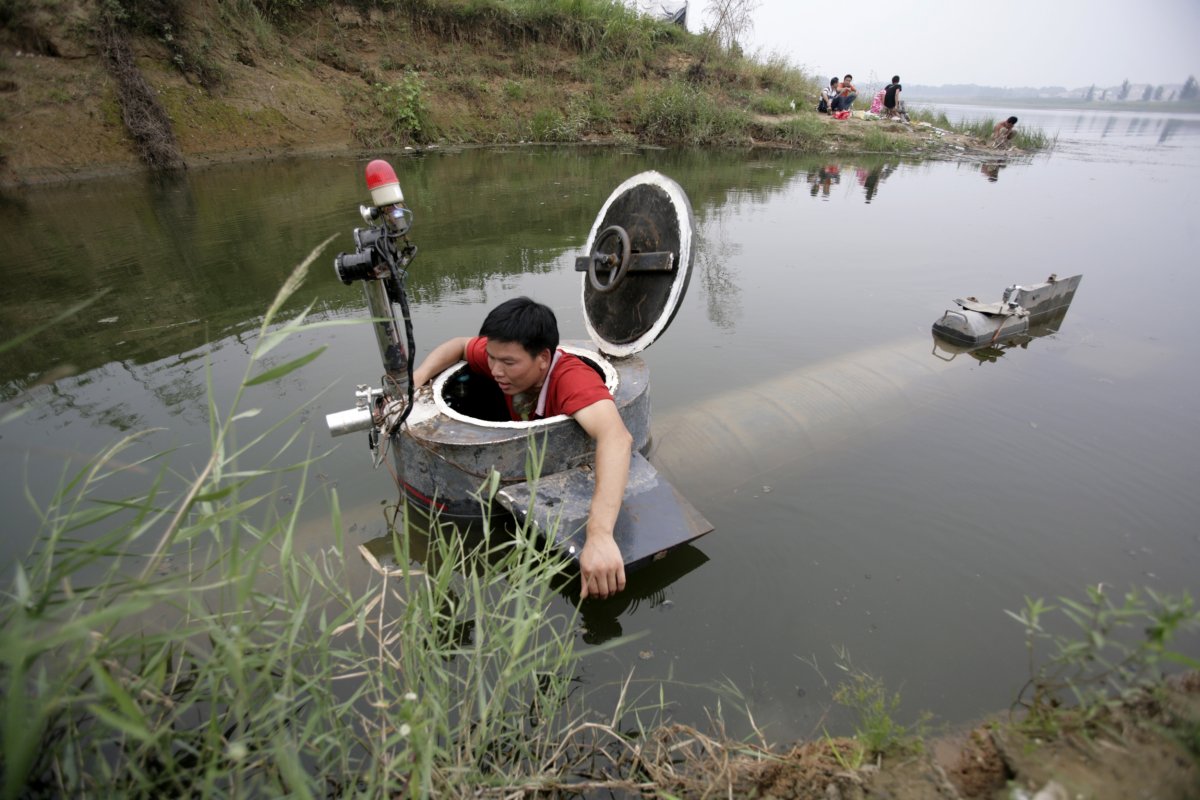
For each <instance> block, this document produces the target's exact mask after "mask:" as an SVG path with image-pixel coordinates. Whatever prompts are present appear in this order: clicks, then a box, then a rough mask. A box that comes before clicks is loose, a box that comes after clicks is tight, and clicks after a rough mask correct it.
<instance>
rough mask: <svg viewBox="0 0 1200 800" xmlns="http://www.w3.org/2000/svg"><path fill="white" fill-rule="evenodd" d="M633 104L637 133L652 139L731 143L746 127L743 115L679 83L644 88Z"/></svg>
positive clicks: (699, 143)
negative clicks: (636, 110) (635, 111)
mask: <svg viewBox="0 0 1200 800" xmlns="http://www.w3.org/2000/svg"><path fill="white" fill-rule="evenodd" d="M635 106H636V108H637V109H638V112H637V117H636V122H635V126H636V128H637V130H638V133H639V135H641V136H642V137H643V138H645V139H647V140H649V141H652V142H676V143H680V144H686V145H706V144H707V145H712V144H730V143H733V142H735V141H738V140H739V139H740V138H741V137H742V136H743V134H744V132H745V130H746V126H747V121H746V119H745V116H744V115H742V114H740V113H738V112H736V111H733V110H731V109H728V108H724V107H722V106H720V105H718V104H717V103H716V102H714V101H713V99H712V98H711V97H710V96H709V95H707V94H705V93H704V92H702V91H700V90H699V89H697V88H695V87H693V86H691V85H689V84H686V83H682V82H672V83H669V84H666V85H664V86H662V87H654V88H651V89H649V90H647V91H646V92H645V93H644V94H643V95H642V97H641V98H640V101H639V102H637V103H635Z"/></svg>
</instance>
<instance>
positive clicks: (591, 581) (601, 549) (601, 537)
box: [579, 526, 625, 600]
mask: <svg viewBox="0 0 1200 800" xmlns="http://www.w3.org/2000/svg"><path fill="white" fill-rule="evenodd" d="M590 527H591V526H589V528H590ZM579 574H580V584H581V588H580V590H579V599H580V600H585V599H587V598H588V597H590V596H593V595H594V596H596V597H599V598H602V599H603V598H605V597H608V596H609V595H611V594H616V593H617V592H619V591H621V590H622V589H624V588H625V561H624V560H623V559H622V558H621V550H620V549H619V548H618V547H617V543H616V542H615V541H614V540H613V537H612V534H607V535H606V534H602V533H592V532H591V530H589V531H588V537H587V542H586V543H585V544H584V546H583V551H582V552H580V554H579Z"/></svg>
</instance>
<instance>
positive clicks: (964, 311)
mask: <svg viewBox="0 0 1200 800" xmlns="http://www.w3.org/2000/svg"><path fill="white" fill-rule="evenodd" d="M1082 279H1083V276H1082V275H1075V276H1073V277H1070V278H1064V279H1063V280H1058V279H1056V278H1054V276H1051V278H1050V279H1049V280H1047V281H1046V282H1045V283H1039V284H1036V285H1034V286H1029V287H1025V286H1015V285H1014V286H1010V287H1009V288H1008V289H1006V290H1005V292H1004V299H1003V300H1002V301H1001V302H999V303H980V302H979V301H977V300H975V299H974V298H967V299H965V300H963V299H960V300H956V301H955V302H956V303H957V304H958V306H959V307H958V308H957V309H947V310H946V312H945V313H944V314H943V315H942V317H941V319H939V320H938V321H937V322H935V323H933V333H934V335H935V336H937V337H939V338H941V339H943V340H945V341H948V342H952V343H954V344H956V345H960V346H964V347H968V348H969V347H977V346H986V345H989V344H995V343H997V342H1002V341H1006V340H1008V339H1011V338H1013V337H1015V336H1021V335H1024V334H1028V333H1029V331H1030V328H1031V326H1036V325H1038V324H1039V323H1041V322H1043V321H1044V320H1047V319H1050V318H1051V317H1053V316H1054V315H1056V314H1058V313H1060V312H1063V313H1065V310H1066V309H1067V307H1068V306H1070V305H1071V301H1072V300H1073V299H1074V298H1075V290H1076V289H1078V288H1079V282H1080V281H1081V280H1082Z"/></svg>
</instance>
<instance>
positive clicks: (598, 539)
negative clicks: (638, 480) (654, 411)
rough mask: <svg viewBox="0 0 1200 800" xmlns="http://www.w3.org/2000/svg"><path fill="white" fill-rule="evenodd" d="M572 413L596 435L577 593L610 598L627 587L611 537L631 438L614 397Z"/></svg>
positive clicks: (626, 473)
mask: <svg viewBox="0 0 1200 800" xmlns="http://www.w3.org/2000/svg"><path fill="white" fill-rule="evenodd" d="M572 416H573V417H574V418H575V421H576V422H578V423H579V424H580V426H582V427H583V429H584V430H585V431H587V432H588V435H589V436H591V437H592V438H593V439H595V440H596V471H595V477H596V488H595V489H594V490H593V492H592V506H591V511H590V513H589V514H588V523H587V541H586V542H585V543H584V545H583V552H581V553H580V554H579V571H580V574H581V577H582V588H581V589H580V592H579V598H580V599H581V600H582V599H584V598H586V597H588V596H589V595H596V596H597V597H608V596H609V595H610V594H616V593H617V592H619V591H621V590H622V589H624V588H625V562H624V560H623V559H622V558H621V550H620V548H619V547H617V542H616V540H615V539H613V526H614V525H616V522H617V512H619V511H620V510H621V501H622V499H624V497H625V485H626V484H627V483H628V482H629V458H630V455H631V453H632V451H633V437H632V436H630V435H629V431H628V429H626V427H625V423H624V422H623V421H622V420H621V415H620V413H619V412H618V411H617V404H616V403H614V402H613V401H612V400H598V401H596V402H595V403H592V404H591V405H590V406H587V407H585V408H582V409H580V410H579V411H576V412H575V413H574V414H573V415H572Z"/></svg>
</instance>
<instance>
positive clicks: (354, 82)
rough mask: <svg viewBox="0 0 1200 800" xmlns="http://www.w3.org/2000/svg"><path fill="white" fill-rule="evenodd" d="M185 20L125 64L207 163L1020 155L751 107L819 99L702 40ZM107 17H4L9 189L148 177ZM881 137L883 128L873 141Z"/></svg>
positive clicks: (207, 16) (128, 47)
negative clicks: (649, 155) (559, 155)
mask: <svg viewBox="0 0 1200 800" xmlns="http://www.w3.org/2000/svg"><path fill="white" fill-rule="evenodd" d="M247 7H249V6H247ZM180 13H182V14H183V16H182V18H181V19H178V20H176V21H175V22H174V26H175V27H172V26H171V25H167V24H166V23H163V24H162V25H159V26H158V27H157V28H155V29H154V30H155V31H156V33H153V34H147V33H145V32H143V33H140V34H137V33H133V34H126V33H123V32H122V35H121V38H122V47H123V48H124V51H125V52H127V53H128V59H127V60H128V63H127V64H126V65H125V66H126V67H127V68H128V69H125V70H124V72H126V73H127V72H129V71H131V70H132V71H136V72H137V73H139V76H140V78H141V79H144V83H145V85H146V86H147V87H148V94H149V95H151V96H152V97H153V98H154V99H156V100H157V104H158V105H159V106H161V109H162V111H163V112H164V114H165V119H167V120H169V126H170V131H169V134H170V136H171V137H173V139H174V140H175V143H176V144H177V147H178V150H179V153H180V155H181V157H182V159H183V161H184V163H186V165H187V166H188V168H193V169H194V168H198V167H202V166H204V165H206V164H211V163H215V162H224V161H232V160H242V159H256V158H271V157H282V156H298V155H310V154H323V153H340V154H345V153H351V154H354V153H373V154H378V153H381V152H387V151H388V150H394V149H397V148H400V147H403V146H406V145H411V146H414V147H426V146H440V147H446V146H452V145H459V146H462V145H488V144H495V143H503V144H508V145H511V144H515V143H519V142H546V143H556V144H565V143H579V144H608V143H619V144H621V145H625V146H629V145H638V144H643V145H647V144H668V145H669V144H672V143H676V144H696V143H701V144H702V143H704V142H706V141H710V140H716V141H719V142H720V143H721V144H722V146H734V147H781V148H792V149H802V150H805V151H810V152H828V153H831V154H841V155H850V154H855V153H863V152H881V148H882V150H883V151H884V152H886V153H887V154H890V155H896V156H910V155H911V156H916V157H926V158H928V157H933V158H953V159H968V160H984V159H992V158H997V157H1001V158H1003V157H1005V156H1004V155H1003V154H997V153H996V152H995V151H992V150H989V149H988V148H987V147H985V146H984V143H983V142H979V141H976V140H973V139H971V138H970V137H965V136H959V135H956V134H952V133H946V132H941V131H936V130H934V129H932V128H930V127H929V126H920V125H914V126H909V125H904V124H901V123H898V122H884V121H878V120H865V119H859V118H855V119H850V120H847V121H835V120H833V119H831V118H830V117H829V116H827V115H820V114H817V113H815V111H811V110H801V111H791V110H788V109H787V107H786V105H783V107H782V113H776V114H771V113H761V112H754V113H749V114H747V112H746V111H745V109H746V108H747V107H751V108H754V107H756V106H757V107H766V106H779V105H781V104H783V103H785V101H784V100H783V97H784V94H783V93H785V92H786V93H787V96H791V95H792V94H798V95H799V96H797V97H795V98H794V100H795V106H796V107H797V108H799V109H808V108H810V107H811V104H810V103H809V102H808V99H809V98H806V97H804V96H803V95H804V94H805V93H806V92H808V91H809V89H812V87H809V86H807V84H803V85H797V84H796V80H803V79H799V78H798V74H797V75H791V74H790V73H786V72H784V73H782V74H781V75H780V76H777V78H778V80H777V82H776V83H773V84H771V85H764V83H771V81H770V79H771V74H770V73H769V72H763V70H764V69H765V68H763V67H761V66H758V67H755V66H753V65H748V64H747V62H743V61H736V60H734V61H729V60H727V61H725V62H722V63H720V64H718V63H717V61H718V57H716V56H710V55H709V54H707V53H706V51H705V50H704V49H703V43H702V41H700V40H698V39H697V37H692V38H690V39H684V40H681V41H679V42H677V43H674V44H666V45H661V46H658V45H656V48H655V49H654V50H653V52H652V53H651V54H650V55H649V56H647V57H646V58H645V60H644V61H637V60H628V59H626V60H620V59H612V60H611V61H612V62H614V63H610V61H606V60H605V59H603V58H599V57H598V55H597V54H594V53H588V52H584V53H581V52H580V50H579V49H578V47H573V46H571V45H569V44H563V43H560V42H556V41H555V40H554V39H553V37H551V36H549V35H544V36H538V37H531V38H530V40H529V41H528V42H526V43H525V44H524V46H523V47H522V48H514V47H513V46H512V44H513V43H512V42H510V41H508V40H507V39H506V38H505V35H504V33H503V32H497V31H491V30H486V29H483V30H473V31H457V32H453V33H452V34H448V33H446V32H445V31H441V32H438V31H432V32H431V30H430V29H429V28H428V26H426V27H422V26H421V25H420V24H419V23H416V22H413V21H412V20H411V19H409V18H408V17H404V16H402V15H399V14H391V13H384V12H383V11H380V10H378V9H371V10H366V11H364V10H361V9H359V8H355V7H351V6H339V5H336V4H331V5H329V6H328V7H326V8H323V9H321V10H319V11H316V12H313V13H312V14H311V15H310V16H309V17H307V18H303V19H299V20H294V21H292V22H291V23H290V24H289V25H286V26H279V27H273V26H270V25H267V24H265V23H264V22H263V21H262V19H261V18H258V17H255V16H254V15H252V14H249V13H244V14H241V15H239V14H237V13H234V12H233V11H230V10H229V9H228V8H226V7H225V6H223V5H221V4H214V3H211V2H198V3H196V4H187V7H186V9H185V10H184V11H182V12H180ZM102 18H103V17H102V15H100V12H99V11H98V6H97V4H96V3H95V2H92V1H90V0H62V2H55V3H50V2H48V0H35V2H31V3H30V5H29V7H28V10H25V11H23V12H22V13H21V14H20V15H17V16H16V17H14V19H13V20H9V22H8V23H7V24H6V26H5V27H2V28H0V97H2V98H3V104H2V111H0V186H7V187H14V186H20V185H25V184H30V183H41V182H47V181H60V180H71V179H77V178H86V177H93V176H102V175H109V174H115V173H121V172H129V171H141V170H144V169H146V167H145V166H144V165H143V157H144V155H145V154H144V148H143V149H141V150H140V148H139V143H138V142H137V141H135V136H133V135H131V133H130V120H129V102H128V94H129V93H128V90H127V88H124V87H122V85H121V81H120V79H119V76H120V74H121V73H122V70H116V69H114V68H113V60H112V54H113V51H114V48H113V47H112V41H113V38H112V36H111V35H110V33H106V32H104V31H102V30H98V29H99V28H103V23H101V22H98V20H100V19H102ZM447 36H450V38H447ZM755 70H758V71H757V72H756V71H755ZM692 92H694V94H689V93H692ZM664 98H666V99H665V100H664ZM668 102H674V103H675V107H673V108H668V109H666V110H662V111H661V112H655V113H658V114H659V117H657V118H656V120H657V121H656V125H657V127H654V128H653V129H651V128H648V127H647V125H649V124H650V123H648V122H647V121H646V117H647V116H648V114H647V113H643V112H645V111H646V108H647V107H648V106H655V105H656V104H665V103H668ZM692 102H695V103H704V104H707V105H706V107H707V108H708V113H709V114H710V115H711V116H712V117H713V119H715V120H717V121H718V123H720V124H725V125H727V126H728V128H727V129H725V130H724V132H723V133H721V134H720V135H719V136H718V135H715V134H711V132H710V133H707V134H706V133H704V132H703V131H705V130H708V131H711V129H712V127H713V125H714V124H717V123H714V122H713V121H712V120H709V119H700V120H696V119H693V118H690V117H689V116H688V114H689V113H691V112H690V111H687V110H686V107H687V106H688V104H689V103H692ZM680 105H682V106H684V107H685V110H680V109H679V106H680ZM672 114H674V115H678V118H676V117H674V116H671V115H672ZM664 117H666V119H664ZM731 119H733V120H735V122H732V123H731V122H730V120H731ZM422 126H423V127H422ZM666 132H671V133H666ZM874 132H883V133H885V134H886V136H885V137H882V138H881V137H874V139H870V140H868V139H869V137H868V136H867V134H868V133H874ZM664 135H666V136H667V137H668V138H666V139H664V138H663V137H664ZM671 136H674V137H675V138H674V139H672V138H670V137H671ZM706 136H707V137H709V138H707V139H706V138H705V137H706Z"/></svg>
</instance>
